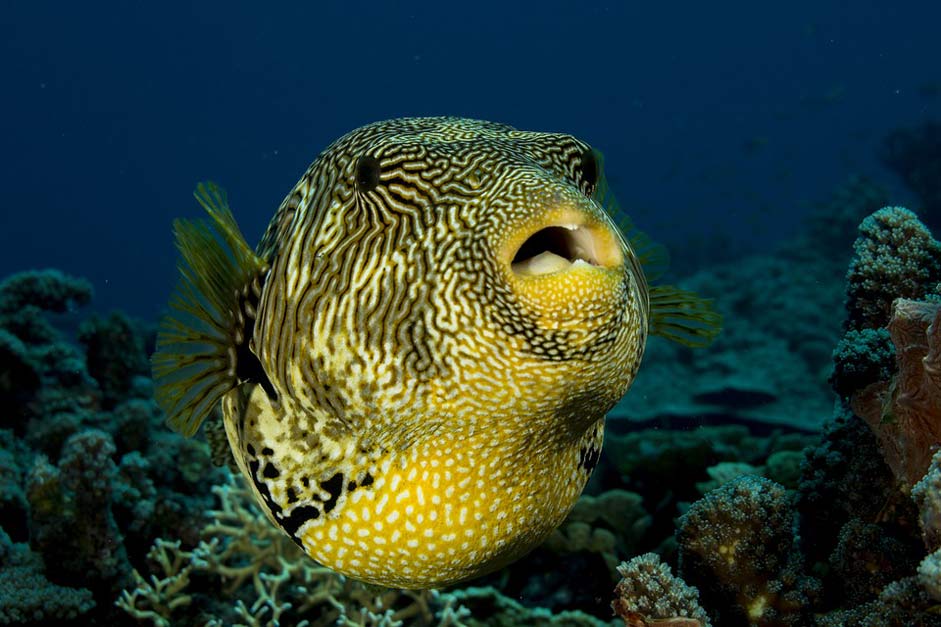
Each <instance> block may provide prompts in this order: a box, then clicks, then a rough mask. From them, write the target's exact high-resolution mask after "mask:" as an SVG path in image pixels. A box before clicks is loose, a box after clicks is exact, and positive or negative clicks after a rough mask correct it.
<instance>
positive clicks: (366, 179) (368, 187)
mask: <svg viewBox="0 0 941 627" xmlns="http://www.w3.org/2000/svg"><path fill="white" fill-rule="evenodd" d="M379 171H380V166H379V159H376V158H375V157H372V156H369V155H363V156H362V157H360V158H359V160H358V161H357V162H356V190H357V191H358V192H360V193H363V192H369V191H372V190H374V189H376V186H377V185H379Z"/></svg>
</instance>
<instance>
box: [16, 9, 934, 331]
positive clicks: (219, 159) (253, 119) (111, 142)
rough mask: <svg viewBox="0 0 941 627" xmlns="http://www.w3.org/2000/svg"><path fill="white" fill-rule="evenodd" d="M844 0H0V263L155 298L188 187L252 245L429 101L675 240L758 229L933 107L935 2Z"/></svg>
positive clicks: (138, 310)
mask: <svg viewBox="0 0 941 627" xmlns="http://www.w3.org/2000/svg"><path fill="white" fill-rule="evenodd" d="M848 6H849V5H848V4H847V3H839V2H798V3H787V5H782V6H781V7H773V6H770V5H767V4H765V3H754V2H728V3H721V4H715V3H708V4H707V3H698V2H696V3H694V2H688V3H671V4H668V5H662V6H655V5H654V3H645V4H643V5H641V4H640V3H623V2H610V3H590V2H560V1H550V2H538V3H535V2H534V3H519V4H517V3H509V2H490V1H485V2H474V3H467V4H458V3H454V4H449V3H448V4H446V3H439V2H426V3H401V2H388V3H379V2H376V3H349V2H317V3H311V2H309V3H293V4H290V5H287V6H278V7H275V8H269V7H268V6H262V5H261V4H259V3H249V2H199V3H173V2H171V3H166V4H164V3H161V4H159V5H156V4H152V3H129V2H99V3H93V4H87V3H65V2H49V1H37V2H22V1H21V2H8V3H4V7H3V11H2V15H0V24H2V26H0V45H2V53H0V76H2V81H3V97H2V99H0V137H2V138H3V140H2V145H3V148H4V150H3V163H2V167H0V190H2V191H0V200H2V205H3V209H2V211H3V218H2V220H3V222H2V228H0V271H2V274H4V275H5V274H7V273H9V272H12V271H16V270H21V269H27V268H33V267H47V266H55V267H59V268H63V269H65V270H67V271H69V272H71V273H74V274H78V275H83V276H86V277H89V278H90V279H91V280H92V281H93V282H94V285H95V288H96V291H97V295H96V300H95V302H96V305H97V306H99V307H101V308H105V309H109V308H112V307H120V308H122V309H125V310H128V311H130V312H131V313H134V314H137V315H142V316H146V317H151V316H152V315H154V314H156V313H157V312H158V311H159V310H160V308H161V306H162V303H163V302H164V301H165V298H166V295H167V294H168V292H169V290H170V288H171V286H172V284H173V282H174V263H175V261H174V259H175V253H174V251H173V249H172V240H171V233H170V222H171V219H172V218H173V217H175V216H178V215H196V214H197V213H198V210H197V206H196V204H195V203H194V202H193V200H192V198H191V191H192V189H193V187H194V185H195V183H196V182H197V181H200V180H205V179H207V178H208V179H213V180H216V181H218V182H219V183H220V184H221V185H222V186H224V187H225V188H227V189H228V190H229V193H230V197H231V200H232V204H233V207H234V210H235V212H236V215H237V217H238V218H239V221H240V223H241V225H242V228H243V231H244V232H245V233H246V236H247V237H248V239H249V240H250V241H254V240H255V239H256V238H257V237H259V236H260V234H261V231H262V230H263V228H264V226H265V224H266V223H267V221H268V219H269V217H270V215H271V213H272V211H273V210H274V208H275V207H276V206H277V205H278V203H279V202H280V200H281V199H282V197H283V196H284V194H285V193H286V192H287V190H288V189H289V188H290V187H291V185H292V184H293V183H294V182H295V180H296V179H297V178H298V176H299V175H300V173H301V172H302V171H303V170H304V169H305V168H306V166H307V165H308V163H309V162H310V161H311V160H313V158H314V157H315V156H316V155H317V153H318V152H319V151H320V150H321V149H322V148H323V147H325V146H326V144H327V143H329V142H330V141H331V140H333V139H334V138H336V137H337V136H339V135H341V134H342V133H344V132H346V131H348V130H350V129H352V128H354V127H356V126H358V125H361V124H363V123H366V122H370V121H373V120H377V119H384V118H389V117H396V116H405V115H431V114H453V115H462V116H471V117H480V118H488V119H493V120H498V121H502V122H506V123H510V124H513V125H516V126H518V127H521V128H526V129H533V130H557V131H567V132H570V133H573V134H576V135H578V136H580V137H583V138H585V139H586V140H588V141H590V142H592V143H593V144H595V145H596V146H597V147H599V148H600V149H601V150H602V151H604V152H605V153H606V156H607V163H608V168H609V174H610V177H611V179H612V181H613V183H614V186H615V189H616V191H617V193H618V195H619V197H620V199H621V203H622V204H623V205H625V206H626V207H627V208H628V209H629V210H630V211H631V212H632V214H633V215H634V217H635V219H636V221H637V222H638V223H639V224H641V225H642V226H643V227H644V228H646V229H647V230H648V231H650V232H651V233H652V234H653V235H654V237H655V238H657V239H658V240H660V241H663V242H665V243H667V244H668V245H672V247H673V249H674V256H675V257H678V256H681V255H682V249H683V247H684V242H686V241H687V240H689V238H691V237H698V238H700V239H701V238H703V237H706V238H710V237H713V236H714V235H723V236H725V237H726V238H731V239H732V240H733V241H735V242H737V243H738V245H739V246H741V247H742V248H743V249H751V248H756V247H763V246H765V245H767V244H768V243H771V242H774V241H776V240H777V239H778V238H780V237H782V236H784V235H788V234H790V233H793V232H794V231H795V230H797V229H799V228H800V225H801V218H802V216H803V215H804V214H805V213H806V211H807V208H808V204H809V203H811V202H812V201H815V200H819V199H820V198H821V196H823V195H825V193H826V191H827V190H829V189H830V188H831V187H832V186H833V185H834V184H835V183H837V182H840V181H841V180H842V179H843V178H844V177H845V176H846V175H847V174H848V173H850V172H859V171H861V172H869V173H877V174H882V175H883V176H887V175H885V173H884V172H880V166H879V164H878V162H877V160H876V158H875V156H874V154H875V147H876V146H877V145H878V142H879V140H880V139H881V138H882V136H883V135H884V134H885V133H886V132H887V131H888V130H890V129H892V128H895V127H897V126H900V125H906V124H914V123H917V122H919V121H921V120H923V119H926V118H930V117H932V116H934V117H938V114H939V111H941V96H938V95H936V94H937V93H938V91H939V88H938V86H939V85H941V65H939V64H938V62H937V61H938V59H941V40H939V38H938V37H937V24H938V23H941V5H939V4H938V3H934V2H927V1H923V2H895V3H888V2H877V1H861V2H854V3H852V9H851V10H850V9H848V8H846V7H848ZM889 180H891V179H889ZM898 198H899V200H900V201H905V200H906V198H907V197H906V196H905V195H904V192H901V191H900V192H899V194H898Z"/></svg>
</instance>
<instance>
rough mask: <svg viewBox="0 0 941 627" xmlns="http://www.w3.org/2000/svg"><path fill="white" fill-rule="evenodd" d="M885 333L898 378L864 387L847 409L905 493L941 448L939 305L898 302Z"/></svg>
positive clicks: (940, 308) (940, 313)
mask: <svg viewBox="0 0 941 627" xmlns="http://www.w3.org/2000/svg"><path fill="white" fill-rule="evenodd" d="M888 329H889V335H890V336H891V338H892V343H893V344H894V345H895V354H896V361H897V364H898V374H897V375H896V376H895V377H893V378H892V379H891V380H889V381H883V382H880V383H874V384H872V385H870V386H867V387H866V388H864V389H863V390H861V391H860V392H858V393H857V394H855V395H854V396H853V397H852V399H851V401H850V405H851V406H852V408H853V411H854V412H856V414H857V415H858V416H859V417H860V418H863V419H864V420H865V421H866V422H867V423H868V424H869V427H870V428H871V429H872V430H873V432H874V433H875V434H876V437H877V438H878V440H879V446H880V448H881V450H882V455H883V457H884V458H885V460H886V463H888V465H889V467H890V468H892V472H893V473H894V474H895V476H896V478H897V480H898V481H899V483H900V484H901V485H902V486H903V487H904V488H905V489H909V488H911V487H912V485H913V484H914V483H915V482H916V481H918V480H919V479H921V477H922V476H924V474H925V472H926V471H927V469H928V464H929V462H930V460H931V455H932V453H933V452H934V451H935V450H936V449H937V447H938V446H941V303H932V302H923V301H914V300H906V299H899V300H897V301H896V302H895V304H894V305H893V307H892V319H891V321H890V322H889V325H888Z"/></svg>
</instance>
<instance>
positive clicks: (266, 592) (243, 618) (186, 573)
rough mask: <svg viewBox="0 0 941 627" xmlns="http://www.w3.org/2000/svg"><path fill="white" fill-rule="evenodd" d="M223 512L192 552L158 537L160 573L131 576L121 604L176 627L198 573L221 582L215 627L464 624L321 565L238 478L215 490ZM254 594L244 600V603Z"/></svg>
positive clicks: (431, 597) (441, 608)
mask: <svg viewBox="0 0 941 627" xmlns="http://www.w3.org/2000/svg"><path fill="white" fill-rule="evenodd" d="M213 491H214V492H215V494H216V495H217V497H218V498H219V502H220V507H219V509H215V510H212V511H211V512H209V515H210V518H211V522H209V523H208V524H207V525H206V526H205V527H204V528H203V531H202V539H201V540H200V542H199V544H198V545H197V546H196V547H195V548H194V549H193V550H185V549H183V548H181V546H180V543H179V542H167V541H164V540H158V541H157V542H156V543H155V545H154V547H153V548H152V550H151V552H150V554H149V557H150V559H151V561H152V562H154V563H155V564H156V565H157V567H158V569H159V574H157V575H152V576H151V577H150V578H145V577H144V576H142V575H141V574H140V573H139V572H137V571H135V572H134V579H135V583H136V585H135V587H134V588H131V589H127V590H125V591H124V592H122V594H121V597H120V598H119V599H118V600H117V605H118V607H120V608H121V609H123V610H124V611H126V612H127V613H128V614H130V615H131V616H134V617H135V618H137V619H139V620H147V621H150V622H151V623H152V624H153V625H155V626H157V627H166V626H167V625H170V624H173V620H174V617H175V614H174V612H175V611H176V610H178V609H181V608H184V607H187V608H188V607H190V606H191V605H193V604H194V603H195V600H194V599H195V598H196V592H195V590H194V584H193V583H192V582H193V580H194V579H195V578H196V577H197V575H198V576H199V577H201V578H203V579H205V578H206V577H209V578H211V579H212V580H214V581H217V582H218V584H219V585H220V586H221V588H220V589H221V592H222V596H223V597H224V598H227V599H230V605H228V607H224V606H223V607H214V608H211V607H205V608H202V610H203V611H204V612H208V613H210V614H212V613H215V614H216V616H215V620H216V623H215V624H223V623H225V624H231V623H232V622H233V621H234V620H237V621H238V624H243V625H250V626H257V627H261V626H268V627H274V626H276V625H279V624H281V621H282V620H284V619H285V618H286V617H287V616H288V615H290V617H291V621H292V624H296V625H298V626H302V625H303V626H309V627H317V626H324V627H326V626H327V625H338V626H340V627H396V626H399V625H405V624H406V623H407V624H413V625H436V626H439V627H447V626H453V627H460V625H462V623H461V622H460V619H461V618H462V617H463V616H464V614H465V612H463V611H462V610H460V608H459V607H455V604H454V603H453V602H451V601H449V600H448V599H446V598H442V597H439V596H437V595H436V594H433V593H430V592H427V591H425V592H409V591H400V590H382V589H378V588H374V587H370V586H367V585H365V584H361V583H358V582H354V581H352V580H348V579H346V578H344V577H342V576H340V575H337V574H336V573H334V572H333V571H331V570H329V569H327V568H324V567H322V566H320V565H318V564H317V563H316V562H313V561H312V560H310V558H308V557H307V556H306V555H304V553H303V552H302V551H301V550H300V549H299V548H298V547H297V546H296V545H294V544H293V543H292V542H291V540H290V538H288V537H287V536H286V535H285V534H283V533H281V532H280V531H279V530H277V529H275V528H274V527H273V526H272V525H271V523H269V522H268V520H267V519H266V518H265V517H264V516H263V515H262V514H261V512H259V511H258V509H257V508H256V507H255V505H254V501H253V499H252V497H251V495H250V494H249V492H248V490H247V489H246V488H245V487H244V485H243V484H242V483H241V479H240V478H239V479H236V478H233V477H230V480H229V482H228V483H226V484H224V485H221V486H216V487H214V488H213ZM245 590H250V591H251V594H250V595H248V597H247V598H248V599H251V600H250V601H247V600H246V599H245V598H241V595H242V594H244V592H245Z"/></svg>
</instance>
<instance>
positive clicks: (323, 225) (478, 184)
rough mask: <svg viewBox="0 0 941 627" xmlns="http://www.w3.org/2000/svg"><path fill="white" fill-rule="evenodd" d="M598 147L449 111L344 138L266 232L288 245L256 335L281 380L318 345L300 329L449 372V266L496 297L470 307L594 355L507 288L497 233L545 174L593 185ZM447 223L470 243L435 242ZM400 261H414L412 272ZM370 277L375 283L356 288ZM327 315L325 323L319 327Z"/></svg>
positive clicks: (411, 370)
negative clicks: (439, 307) (443, 313)
mask: <svg viewBox="0 0 941 627" xmlns="http://www.w3.org/2000/svg"><path fill="white" fill-rule="evenodd" d="M589 150H590V147H589V146H588V145H587V144H584V143H583V142H580V141H578V140H576V139H574V138H572V137H570V136H567V135H559V134H543V133H529V132H520V131H515V130H513V129H511V128H510V127H507V126H504V125H501V124H495V123H486V122H477V121H468V120H456V119H448V118H439V119H402V120H393V121H390V122H383V123H377V124H374V125H370V126H367V127H364V128H362V129H358V130H357V131H354V132H352V133H350V134H348V135H347V136H345V137H343V138H340V139H339V140H337V141H336V142H335V143H334V144H333V145H331V146H330V147H329V148H328V149H327V150H326V151H325V152H324V153H322V154H321V155H320V157H318V159H317V160H316V161H315V162H314V163H313V164H312V165H311V166H310V168H309V169H308V171H307V173H306V174H305V176H304V177H303V178H302V180H301V182H300V183H299V184H298V186H297V187H296V188H295V190H294V191H293V192H292V193H291V194H289V196H288V198H287V199H286V200H285V202H284V203H282V207H281V209H279V211H278V213H277V214H276V216H275V219H274V220H273V221H272V225H271V226H269V229H268V233H266V237H265V240H264V241H266V242H267V241H268V240H270V239H271V237H273V235H271V234H272V233H275V234H277V236H278V237H279V238H281V239H283V240H285V241H279V242H278V245H277V246H276V247H273V246H270V245H269V247H271V248H272V249H274V248H276V249H277V251H278V255H277V258H276V259H275V260H273V265H272V270H271V273H270V275H269V277H268V281H267V284H266V291H265V293H264V294H263V298H262V301H263V302H262V303H261V306H262V307H263V308H264V309H265V311H264V315H263V316H262V317H261V318H260V319H259V327H258V332H257V333H256V337H259V338H263V339H260V340H259V341H261V342H264V346H262V347H260V354H261V355H263V362H264V363H265V364H266V365H268V366H269V368H270V369H271V370H273V372H272V374H271V377H272V379H273V380H275V381H277V382H280V383H281V384H282V385H284V384H285V383H286V382H287V381H289V376H288V370H289V367H290V364H292V363H298V362H299V361H303V360H304V359H305V358H306V357H305V355H304V354H303V352H302V353H297V352H296V351H298V350H301V351H306V350H307V347H306V346H304V345H299V344H298V341H297V340H298V338H312V337H313V334H314V333H317V332H324V333H326V334H328V335H335V336H338V337H347V336H348V335H349V333H350V332H351V331H352V332H353V333H354V334H356V338H355V341H356V342H360V341H366V342H368V343H369V345H370V346H372V347H373V348H376V347H380V348H382V349H383V350H387V351H391V352H393V353H395V354H396V355H397V356H398V357H399V358H400V363H404V368H405V372H404V373H401V374H405V375H407V376H416V377H419V378H425V377H434V376H436V375H438V374H440V373H441V372H442V371H443V366H442V365H441V364H439V363H437V362H436V360H435V355H437V354H438V353H437V350H436V348H437V346H436V345H435V342H436V340H435V338H440V336H441V334H442V333H443V332H444V331H443V330H442V329H440V328H437V327H436V326H435V325H436V323H435V320H436V318H439V317H440V316H436V315H435V303H434V299H435V298H436V291H435V286H434V285H432V283H433V282H434V280H435V278H436V277H437V276H438V275H439V274H440V270H441V269H445V268H446V269H448V270H449V271H450V272H453V273H457V276H460V277H461V278H462V280H463V279H465V278H466V279H470V280H471V282H470V289H468V290H465V291H463V292H462V294H463V295H464V296H466V297H469V298H473V299H475V300H476V301H478V304H479V303H486V304H487V306H486V307H483V308H480V307H477V306H476V304H472V305H470V306H469V307H467V308H468V309H479V310H482V311H485V312H488V314H487V315H490V316H492V317H493V320H494V321H496V322H497V323H498V324H499V326H500V327H501V328H502V329H503V331H504V332H505V333H507V334H512V335H518V336H522V337H523V338H524V339H525V340H526V344H527V346H528V350H529V351H530V352H531V353H532V354H535V355H538V356H540V357H542V358H545V359H548V360H566V359H573V358H582V357H584V355H583V354H582V352H581V351H574V352H573V350H572V347H571V346H570V344H571V341H572V337H571V336H570V334H569V333H567V332H564V331H558V332H553V333H546V332H544V331H540V329H539V327H538V326H537V324H536V320H535V318H534V316H533V315H532V314H529V313H528V312H526V311H524V309H523V308H522V307H521V306H520V304H519V303H518V302H517V300H516V299H515V298H514V296H513V294H511V293H510V292H509V290H507V289H506V288H505V286H502V284H501V283H502V282H501V280H500V279H499V273H498V270H497V268H496V267H495V263H494V261H493V256H494V255H493V253H494V251H493V250H492V248H491V246H490V245H489V244H488V243H487V242H488V239H490V240H492V239H493V235H494V234H495V233H497V234H499V233H500V230H501V229H505V228H506V224H507V220H508V219H509V218H510V217H511V216H512V215H513V213H512V212H515V213H516V215H519V212H520V211H525V210H526V209H524V208H525V207H527V206H528V200H529V197H528V196H527V194H530V195H531V194H532V192H533V190H532V186H533V184H534V183H533V181H534V180H536V179H538V176H548V179H547V180H553V179H555V180H564V181H568V182H569V183H570V184H573V185H576V186H577V187H578V189H579V190H580V191H581V192H582V193H584V194H586V195H587V194H589V193H590V192H591V189H590V188H591V186H592V185H593V180H591V181H589V180H585V179H584V176H583V174H584V173H583V172H582V164H583V161H584V157H585V155H586V153H588V151H589ZM364 156H369V157H374V158H375V159H377V160H378V162H379V176H378V178H379V181H378V185H377V186H376V187H375V188H370V189H368V190H366V191H357V164H358V163H360V159H361V158H362V157H364ZM540 172H541V173H542V175H539V174H538V173H540ZM523 175H525V176H523ZM521 177H523V178H521ZM534 177H536V178H534ZM524 178H525V180H524ZM592 179H594V176H593V175H592ZM441 221H446V223H447V225H448V228H446V229H444V237H445V241H448V240H453V239H454V238H455V237H457V238H459V239H460V240H461V243H462V245H461V246H458V247H452V246H447V245H446V244H445V243H444V242H443V241H439V240H437V239H436V233H437V232H438V231H437V225H438V224H439V223H440V222H441ZM288 222H289V223H290V226H291V228H290V230H289V231H288V230H286V229H285V228H284V224H286V223H288ZM396 263H405V264H406V265H407V272H406V273H405V274H404V275H402V274H401V273H400V269H399V268H397V267H396ZM366 277H368V281H367V286H366V287H362V286H361V287H358V288H354V286H355V285H357V280H360V281H362V280H364V279H366ZM292 282H294V283H292ZM299 282H303V285H300V284H298V283H299ZM289 285H293V288H294V289H293V290H291V291H292V292H293V295H292V296H291V297H290V298H288V296H287V294H288V292H289V290H288V289H286V288H287V287H288V286H289ZM364 312H368V315H364ZM328 313H329V315H330V316H331V317H328V316H327V314H328ZM318 320H319V321H320V324H321V325H326V326H321V327H319V328H318V329H314V328H313V325H314V324H315V323H316V321H318ZM606 326H607V327H611V328H613V327H615V326H616V324H615V323H614V322H613V321H612V323H611V324H609V325H606ZM350 341H353V340H350ZM581 343H582V342H579V344H581ZM383 357H389V355H383ZM317 376H318V373H317V372H316V369H313V368H309V367H308V368H305V369H304V381H303V383H304V385H305V387H306V386H315V387H316V385H317V381H316V378H317ZM276 386H277V384H276ZM289 392H292V393H296V392H297V391H293V390H290V391H289Z"/></svg>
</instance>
